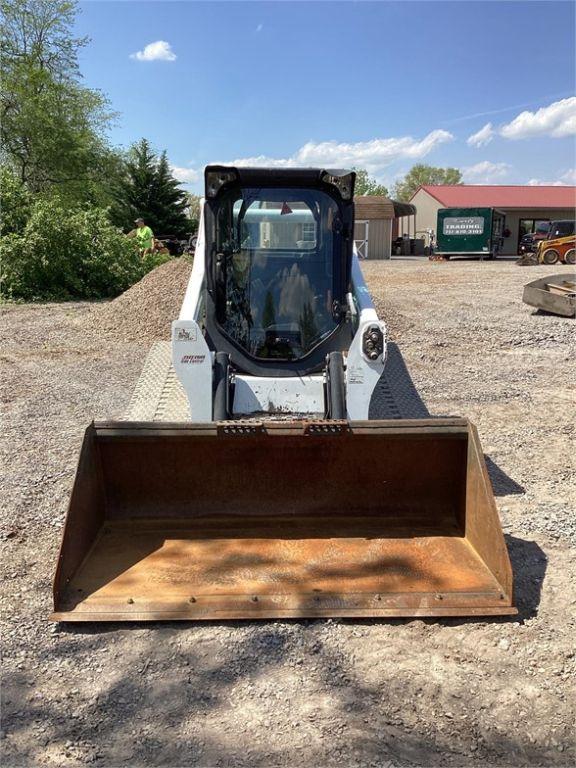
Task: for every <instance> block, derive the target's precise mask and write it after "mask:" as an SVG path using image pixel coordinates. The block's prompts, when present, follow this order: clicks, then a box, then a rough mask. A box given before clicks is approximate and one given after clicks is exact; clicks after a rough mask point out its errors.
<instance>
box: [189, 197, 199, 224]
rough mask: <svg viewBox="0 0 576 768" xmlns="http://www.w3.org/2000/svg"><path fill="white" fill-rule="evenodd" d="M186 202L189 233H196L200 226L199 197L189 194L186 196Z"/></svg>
mask: <svg viewBox="0 0 576 768" xmlns="http://www.w3.org/2000/svg"><path fill="white" fill-rule="evenodd" d="M187 201H188V211H187V213H188V218H189V219H190V231H191V232H196V231H197V230H198V227H199V225H200V195H195V194H193V193H192V192H189V193H188V195H187Z"/></svg>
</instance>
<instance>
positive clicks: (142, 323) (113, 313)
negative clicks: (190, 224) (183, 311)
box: [87, 259, 192, 342]
mask: <svg viewBox="0 0 576 768" xmlns="http://www.w3.org/2000/svg"><path fill="white" fill-rule="evenodd" d="M191 269H192V266H191V264H190V262H188V261H186V260H185V259H172V260H171V261H168V262H166V264H162V265H161V266H160V267H157V268H156V269H154V270H152V272H149V273H148V274H147V275H146V276H145V277H143V278H142V280H140V282H139V283H136V285H133V286H132V288H129V289H128V290H127V291H125V292H124V293H123V294H121V295H120V296H118V298H116V299H114V301H111V302H108V303H106V304H98V305H96V306H94V307H93V309H92V311H91V312H90V313H89V315H88V317H87V322H88V324H89V325H90V327H91V330H92V331H94V332H95V333H97V334H98V335H99V336H103V337H109V338H111V339H115V340H117V341H139V342H149V341H156V340H157V339H169V338H170V326H171V323H172V321H173V320H175V319H176V318H177V317H178V312H179V311H180V305H181V303H182V299H183V298H184V293H185V291H186V286H187V284H188V279H189V278H190V271H191Z"/></svg>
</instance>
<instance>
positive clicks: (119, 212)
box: [112, 139, 190, 237]
mask: <svg viewBox="0 0 576 768" xmlns="http://www.w3.org/2000/svg"><path fill="white" fill-rule="evenodd" d="M114 197H115V200H116V203H115V205H114V207H113V211H112V216H113V218H114V221H115V222H116V223H117V224H118V225H119V226H121V227H124V229H127V230H130V229H133V227H134V219H136V218H138V217H141V218H143V219H144V221H145V222H146V224H148V225H149V226H150V227H152V230H153V232H154V234H155V235H176V236H177V237H184V236H185V235H187V234H188V233H189V232H190V220H189V219H188V217H187V216H186V209H187V206H188V198H187V195H186V192H184V190H182V189H181V188H180V186H179V184H178V182H177V181H176V179H175V178H174V177H173V175H172V172H171V171H170V166H169V164H168V158H167V156H166V152H163V153H162V154H161V155H160V157H158V156H157V155H156V154H155V152H154V151H153V149H152V147H151V146H150V143H149V142H148V141H147V140H146V139H141V140H140V141H139V142H138V143H136V144H134V145H133V146H132V147H131V148H130V150H129V152H128V155H127V157H126V161H125V163H124V173H123V174H122V178H121V180H120V181H119V182H118V184H117V186H116V189H115V193H114Z"/></svg>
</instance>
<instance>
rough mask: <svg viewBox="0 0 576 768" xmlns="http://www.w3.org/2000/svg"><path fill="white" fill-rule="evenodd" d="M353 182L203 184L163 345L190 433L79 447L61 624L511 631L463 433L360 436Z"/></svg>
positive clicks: (498, 542)
mask: <svg viewBox="0 0 576 768" xmlns="http://www.w3.org/2000/svg"><path fill="white" fill-rule="evenodd" d="M354 181H355V175H354V173H352V172H346V171H326V170H314V169H305V170H297V169H282V170H277V169H249V168H232V167H221V166H208V167H207V168H206V171H205V182H206V191H205V202H204V205H203V211H202V222H201V227H200V233H199V240H198V244H197V248H196V255H195V259H194V266H193V270H192V275H191V278H190V282H189V285H188V288H187V291H186V294H185V296H184V301H183V304H182V309H181V312H180V316H179V318H178V319H177V320H176V321H175V322H174V323H173V328H172V360H173V367H174V370H175V372H176V375H177V376H178V379H179V381H180V383H181V385H182V387H183V389H184V391H185V393H186V396H187V398H188V404H189V420H187V421H181V422H179V423H167V422H109V423H100V424H92V425H91V426H90V427H88V429H87V431H86V435H85V438H84V443H83V446H82V451H81V455H80V459H79V466H78V471H77V475H76V480H75V484H74V488H73V492H72V498H71V501H70V507H69V511H68V516H67V520H66V525H65V530H64V536H63V543H62V548H61V553H60V559H59V563H58V568H57V573H56V577H55V582H54V613H53V614H52V618H53V619H54V620H57V621H114V620H136V621H143V620H158V619H238V618H248V619H256V618H279V617H324V616H325V617H327V616H353V617H359V616H376V617H378V616H379V617H391V616H475V615H501V614H513V613H515V612H516V611H515V608H514V607H513V601H512V573H511V567H510V562H509V559H508V554H507V550H506V546H505V542H504V538H503V535H502V530H501V527H500V522H499V519H498V515H497V511H496V507H495V503H494V498H493V495H492V490H491V485H490V480H489V478H488V474H487V471H486V466H485V463H484V457H483V454H482V450H481V447H480V443H479V440H478V435H477V432H476V430H475V428H474V426H473V425H472V424H470V422H468V421H467V420H465V419H460V418H450V419H425V420H388V421H384V420H383V421H377V420H374V421H370V420H369V419H368V415H369V406H370V399H371V396H372V393H373V391H374V388H375V387H376V385H377V383H378V381H379V379H380V377H381V376H382V372H383V370H384V366H385V363H386V326H385V324H384V323H383V322H382V320H380V319H379V318H378V316H377V313H376V311H375V309H374V307H373V305H372V302H371V300H370V296H369V293H368V291H367V288H366V286H365V284H364V280H363V278H362V273H361V270H360V268H359V264H358V258H357V255H356V253H355V250H354V244H353V231H354V203H353V195H354Z"/></svg>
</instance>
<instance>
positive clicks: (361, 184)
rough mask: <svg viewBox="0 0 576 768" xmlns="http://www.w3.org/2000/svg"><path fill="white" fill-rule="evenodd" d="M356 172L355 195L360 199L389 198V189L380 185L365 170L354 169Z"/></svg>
mask: <svg viewBox="0 0 576 768" xmlns="http://www.w3.org/2000/svg"><path fill="white" fill-rule="evenodd" d="M353 170H354V171H355V172H356V184H355V185H354V194H355V195H357V196H358V197H360V196H362V195H383V196H384V197H388V189H387V188H386V187H385V186H384V185H383V184H378V182H377V181H376V179H373V178H372V177H371V176H369V175H368V171H366V170H364V168H353Z"/></svg>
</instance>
